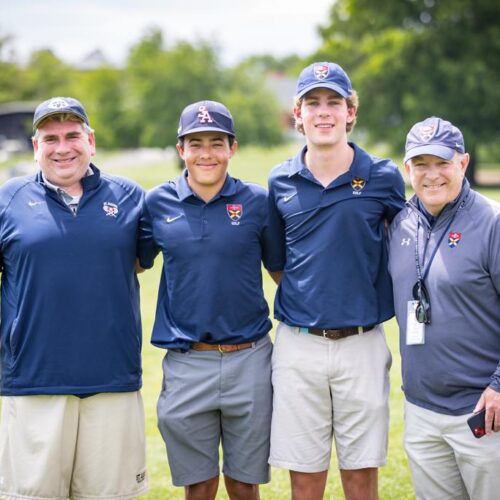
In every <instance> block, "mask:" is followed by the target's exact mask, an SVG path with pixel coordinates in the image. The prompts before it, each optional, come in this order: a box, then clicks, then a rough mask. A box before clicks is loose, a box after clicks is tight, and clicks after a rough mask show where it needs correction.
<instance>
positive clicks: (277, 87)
mask: <svg viewBox="0 0 500 500" xmlns="http://www.w3.org/2000/svg"><path fill="white" fill-rule="evenodd" d="M295 80H296V79H295V78H291V77H289V76H287V75H285V74H283V73H278V72H275V73H268V74H267V75H266V77H265V84H266V87H267V88H268V89H269V90H270V91H271V92H272V93H273V94H274V95H275V96H276V98H277V101H278V104H279V106H280V110H281V114H280V118H281V125H282V127H283V130H284V131H285V134H286V135H287V137H288V138H290V139H296V138H297V137H299V134H298V132H297V131H296V130H295V120H294V118H293V113H292V108H293V97H294V95H295Z"/></svg>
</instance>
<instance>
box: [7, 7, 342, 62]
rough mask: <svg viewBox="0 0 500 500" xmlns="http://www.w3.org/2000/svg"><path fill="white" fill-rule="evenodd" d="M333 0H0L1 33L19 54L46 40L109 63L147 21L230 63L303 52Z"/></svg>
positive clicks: (71, 54) (315, 39)
mask: <svg viewBox="0 0 500 500" xmlns="http://www.w3.org/2000/svg"><path fill="white" fill-rule="evenodd" d="M332 3H333V0H311V1H309V2H308V1H307V0H306V1H304V0H163V1H162V0H0V37H4V36H6V35H11V36H12V37H13V41H12V43H11V45H10V47H11V48H12V47H13V48H14V49H15V51H16V54H17V56H18V57H19V59H20V60H21V61H24V60H26V58H27V56H28V55H29V53H30V52H31V51H33V50H35V49H39V48H51V49H52V50H53V51H54V52H55V53H56V55H57V56H58V57H60V58H62V59H64V60H65V61H67V62H72V63H74V62H78V61H80V60H81V59H82V58H83V57H84V56H86V55H87V54H88V53H89V52H91V51H93V50H94V49H96V48H99V49H101V50H102V51H103V53H104V54H105V56H106V57H107V58H108V60H110V61H111V62H113V63H116V64H119V63H121V62H123V61H124V59H125V57H126V54H127V52H128V49H129V48H130V47H131V46H132V45H134V44H135V43H137V41H138V40H139V39H140V38H141V37H142V36H143V35H144V33H145V32H146V30H147V28H148V27H151V26H156V27H158V28H160V29H161V30H162V32H163V34H164V39H165V41H166V44H167V46H168V45H169V44H173V43H175V42H176V41H178V40H187V41H190V42H195V41H197V40H208V41H211V42H216V43H217V45H218V46H219V47H220V50H221V52H220V55H221V60H222V61H223V62H224V63H225V64H228V65H231V64H234V63H236V62H237V61H238V60H239V59H241V58H242V57H245V56H247V55H250V54H262V53H270V54H273V55H275V56H284V55H288V54H292V53H297V54H299V55H306V54H309V53H310V52H312V51H314V50H315V49H316V48H317V47H318V45H319V44H320V39H319V36H318V32H317V28H318V26H319V25H324V24H326V23H327V20H328V12H329V7H330V5H331V4H332Z"/></svg>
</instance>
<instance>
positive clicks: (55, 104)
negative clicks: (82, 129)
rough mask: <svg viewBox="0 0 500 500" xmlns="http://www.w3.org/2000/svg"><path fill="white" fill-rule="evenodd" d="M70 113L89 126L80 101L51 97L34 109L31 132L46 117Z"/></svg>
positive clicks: (70, 98)
mask: <svg viewBox="0 0 500 500" xmlns="http://www.w3.org/2000/svg"><path fill="white" fill-rule="evenodd" d="M62 113H70V114H72V115H75V116H77V117H78V118H80V120H82V121H83V122H84V123H86V124H87V125H89V126H90V124H89V119H88V117H87V113H86V111H85V108H84V107H83V105H82V103H81V102H80V101H77V100H76V99H74V98H73V97H51V98H50V99H48V100H46V101H44V102H42V103H41V104H39V105H38V106H37V108H36V109H35V115H34V116H33V130H35V129H36V128H37V127H38V125H39V124H40V122H41V121H42V120H45V118H47V117H48V116H52V115H60V114H62Z"/></svg>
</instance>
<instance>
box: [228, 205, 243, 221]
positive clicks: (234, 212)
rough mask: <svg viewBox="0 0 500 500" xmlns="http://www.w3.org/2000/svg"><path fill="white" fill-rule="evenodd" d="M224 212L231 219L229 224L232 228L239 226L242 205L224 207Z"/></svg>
mask: <svg viewBox="0 0 500 500" xmlns="http://www.w3.org/2000/svg"><path fill="white" fill-rule="evenodd" d="M226 212H227V215H228V216H229V218H230V219H231V224H232V225H233V226H239V225H240V219H241V216H242V215H243V205H240V204H232V205H226Z"/></svg>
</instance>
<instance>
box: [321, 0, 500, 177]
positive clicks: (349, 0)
mask: <svg viewBox="0 0 500 500" xmlns="http://www.w3.org/2000/svg"><path fill="white" fill-rule="evenodd" d="M498 19H500V4H499V3H498V2H491V1H490V0H400V1H398V2H385V1H382V0H338V1H337V2H335V3H334V4H333V6H332V8H331V11H330V23H329V25H328V26H326V27H324V28H322V29H321V35H322V38H323V44H322V47H321V48H320V50H319V51H318V52H317V53H316V54H315V56H314V59H318V58H319V59H331V60H335V61H337V62H339V63H340V64H341V65H342V66H343V67H345V69H346V70H347V71H348V72H349V73H350V76H351V77H352V80H353V85H354V87H355V88H356V89H357V90H358V92H359V93H360V100H361V106H360V112H359V115H360V116H359V126H360V127H364V126H366V127H367V129H368V132H369V135H370V137H371V138H372V139H373V140H383V141H386V142H387V143H389V144H390V145H392V146H393V148H395V150H396V149H397V150H398V151H401V149H402V147H403V144H404V139H405V135H406V132H407V131H408V129H409V128H410V126H411V125H412V124H413V123H414V122H416V121H419V120H421V119H423V118H425V117H427V116H430V115H437V116H442V117H443V118H447V119H449V120H451V121H452V122H454V123H455V124H457V125H458V126H459V127H460V128H461V129H462V131H463V132H464V135H465V139H466V146H467V149H468V151H470V152H471V153H472V157H473V160H475V159H476V154H475V153H476V150H477V146H478V145H479V144H488V143H491V142H494V141H497V140H498V138H499V135H500V133H499V125H498V124H499V123H500V108H499V107H498V106H497V105H496V104H497V103H498V102H499V100H500V86H499V83H500V78H499V77H500V65H499V64H498V55H499V54H500V23H499V22H498ZM474 173H475V169H474V165H472V168H469V177H470V178H471V179H472V180H473V181H474Z"/></svg>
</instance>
